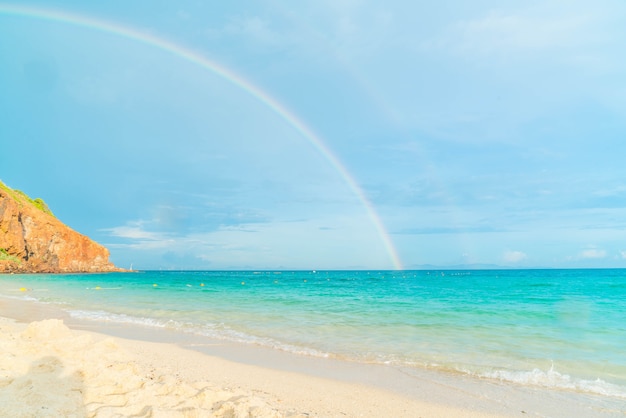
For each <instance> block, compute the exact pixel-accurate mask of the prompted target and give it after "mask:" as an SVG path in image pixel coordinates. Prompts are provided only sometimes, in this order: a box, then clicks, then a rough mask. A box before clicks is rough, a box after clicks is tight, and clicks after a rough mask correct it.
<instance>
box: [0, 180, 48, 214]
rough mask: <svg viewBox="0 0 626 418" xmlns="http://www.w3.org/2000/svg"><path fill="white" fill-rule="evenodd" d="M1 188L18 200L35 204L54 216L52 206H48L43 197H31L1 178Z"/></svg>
mask: <svg viewBox="0 0 626 418" xmlns="http://www.w3.org/2000/svg"><path fill="white" fill-rule="evenodd" d="M0 189H2V190H4V191H5V192H7V193H8V194H9V195H10V196H11V197H13V199H15V200H16V201H17V202H20V203H29V204H31V205H33V206H34V207H36V208H37V209H39V210H41V211H42V212H45V213H47V214H48V215H52V216H54V213H52V211H51V210H50V208H49V207H48V205H47V204H46V202H44V201H43V199H41V198H39V197H38V198H36V199H31V198H30V197H29V196H28V195H27V194H26V193H24V192H23V191H21V190H16V189H12V188H10V187H9V186H7V185H6V184H4V183H3V182H2V181H1V180H0Z"/></svg>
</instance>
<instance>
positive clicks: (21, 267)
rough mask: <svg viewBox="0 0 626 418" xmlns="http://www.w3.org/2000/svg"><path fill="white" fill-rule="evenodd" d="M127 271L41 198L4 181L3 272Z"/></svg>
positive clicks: (0, 192)
mask: <svg viewBox="0 0 626 418" xmlns="http://www.w3.org/2000/svg"><path fill="white" fill-rule="evenodd" d="M111 271H123V270H122V269H119V268H117V267H115V266H114V265H113V264H112V263H110V262H109V251H108V250H107V249H106V248H105V247H103V246H102V245H100V244H98V243H96V242H94V241H92V240H91V239H89V238H88V237H86V236H84V235H82V234H79V233H78V232H76V231H74V230H73V229H71V228H70V227H68V226H67V225H65V224H63V223H62V222H61V221H59V220H58V219H57V218H56V217H55V216H54V215H53V214H52V212H50V210H49V209H48V207H47V206H46V204H45V203H44V202H43V201H42V200H41V199H35V200H32V199H30V198H29V197H28V196H27V195H25V194H24V193H22V192H20V191H18V190H13V189H11V188H9V187H7V186H5V185H4V184H3V183H2V182H0V273H95V272H111Z"/></svg>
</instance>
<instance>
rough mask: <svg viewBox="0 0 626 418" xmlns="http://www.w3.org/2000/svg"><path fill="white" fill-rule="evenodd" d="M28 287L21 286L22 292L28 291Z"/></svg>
mask: <svg viewBox="0 0 626 418" xmlns="http://www.w3.org/2000/svg"><path fill="white" fill-rule="evenodd" d="M27 290H28V289H26V288H25V287H20V292H26V291H27Z"/></svg>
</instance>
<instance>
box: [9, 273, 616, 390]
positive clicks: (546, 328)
mask: <svg viewBox="0 0 626 418" xmlns="http://www.w3.org/2000/svg"><path fill="white" fill-rule="evenodd" d="M0 295H2V296H7V297H12V298H24V299H31V300H36V301H39V302H43V303H48V304H53V305H56V306H58V307H60V308H61V309H63V310H65V311H67V312H68V313H69V314H70V315H72V316H73V317H76V318H80V319H86V320H93V321H99V322H103V321H110V322H115V323H129V324H137V325H142V326H146V327H154V328H167V329H171V330H175V331H177V332H181V333H192V334H198V335H206V336H209V337H212V338H219V339H226V340H232V341H238V342H243V343H247V344H258V345H263V346H267V347H271V348H275V349H278V350H285V351H289V352H295V353H300V354H303V355H309V356H321V357H333V358H338V359H345V360H350V361H358V362H367V363H383V364H391V365H394V366H398V367H405V368H430V369H440V370H444V371H447V372H454V373H463V374H467V375H471V376H475V377H478V378H482V379H485V378H488V379H496V380H501V381H510V382H515V383H520V384H524V385H531V386H540V387H545V388H551V389H557V390H569V391H572V390H573V391H578V392H588V393H594V394H597V395H601V396H607V397H615V398H623V399H626V270H619V269H616V270H486V271H477V270H466V271H317V272H316V271H282V272H252V271H250V272H248V271H246V272H232V271H228V272H220V271H188V272H185V271H181V272H175V271H168V272H161V271H146V272H137V273H126V274H118V273H114V274H90V275H4V276H0Z"/></svg>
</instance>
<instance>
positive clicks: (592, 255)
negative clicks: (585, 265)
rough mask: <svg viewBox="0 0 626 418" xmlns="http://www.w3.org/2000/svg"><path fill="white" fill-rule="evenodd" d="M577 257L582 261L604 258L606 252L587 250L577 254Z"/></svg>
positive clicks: (593, 249) (596, 249) (595, 249)
mask: <svg viewBox="0 0 626 418" xmlns="http://www.w3.org/2000/svg"><path fill="white" fill-rule="evenodd" d="M579 257H580V258H582V259H599V258H605V257H606V251H605V250H601V249H598V248H587V249H586V250H582V251H581V252H580V253H579Z"/></svg>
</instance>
